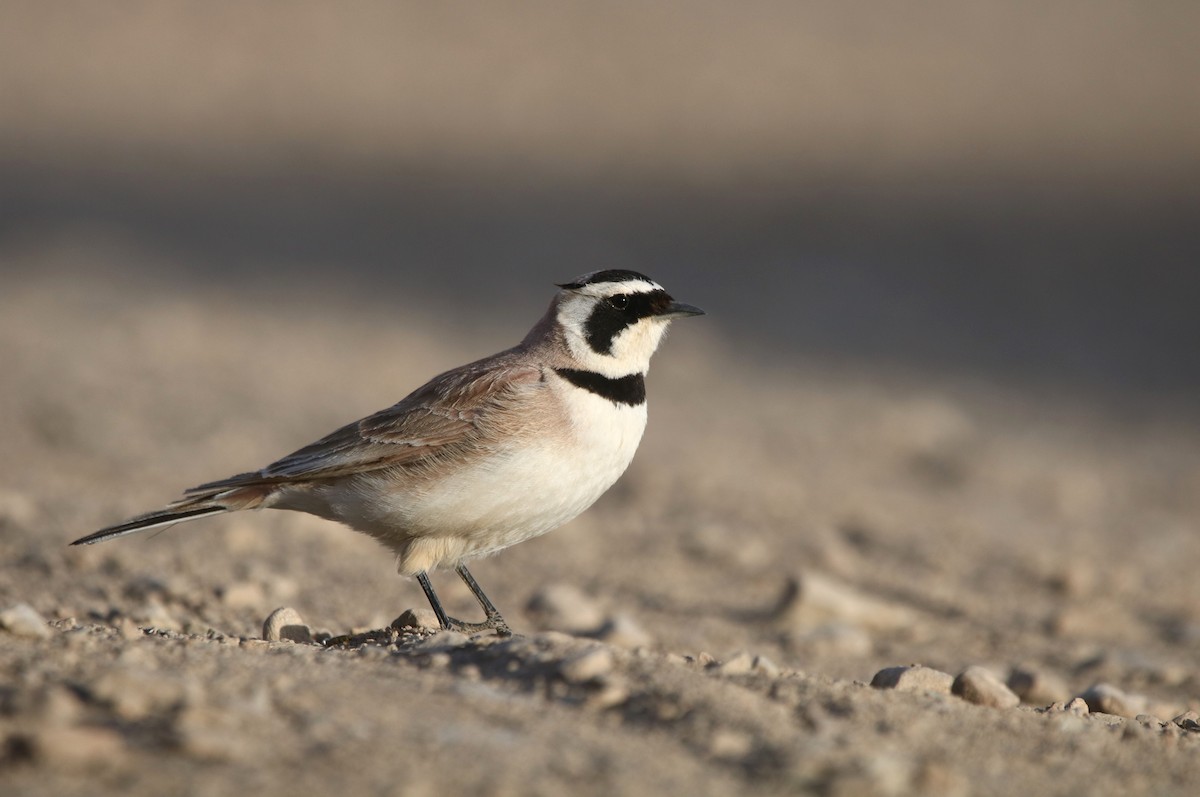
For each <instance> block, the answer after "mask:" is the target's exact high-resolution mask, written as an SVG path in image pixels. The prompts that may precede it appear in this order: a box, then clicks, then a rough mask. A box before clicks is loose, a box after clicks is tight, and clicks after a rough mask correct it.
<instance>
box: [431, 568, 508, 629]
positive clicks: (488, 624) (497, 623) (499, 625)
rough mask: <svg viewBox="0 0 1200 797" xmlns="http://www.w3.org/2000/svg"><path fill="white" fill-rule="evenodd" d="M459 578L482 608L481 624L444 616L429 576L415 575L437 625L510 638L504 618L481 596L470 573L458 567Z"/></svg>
mask: <svg viewBox="0 0 1200 797" xmlns="http://www.w3.org/2000/svg"><path fill="white" fill-rule="evenodd" d="M454 570H455V572H457V573H458V575H459V577H460V578H461V579H462V580H463V581H464V582H466V585H467V587H468V588H469V589H470V590H471V594H473V595H474V596H475V600H477V601H479V605H480V606H482V607H483V612H484V614H485V615H487V619H485V620H484V621H483V622H482V623H464V622H463V621H462V620H458V619H455V618H453V617H450V616H449V615H447V614H446V610H445V609H444V608H442V602H441V601H440V600H438V596H437V593H436V592H434V591H433V584H432V583H431V582H430V581H429V574H428V573H426V572H425V571H421V572H420V573H417V583H419V584H420V585H421V589H423V590H425V597H426V598H428V599H429V605H430V607H432V609H433V613H434V614H436V615H437V619H438V624H439V625H441V627H442V629H443V630H446V631H463V632H465V633H469V634H470V633H477V632H479V631H495V632H496V633H497V634H499V635H500V636H512V631H510V630H509V628H508V624H507V623H505V622H504V618H503V617H501V616H500V612H498V611H497V610H496V607H495V606H493V605H492V602H491V601H490V600H488V598H487V595H484V594H483V590H482V589H480V588H479V584H477V583H476V582H475V579H474V578H472V576H471V573H470V572H469V571H468V570H467V568H465V567H463V566H462V565H458V566H457V567H456V568H454Z"/></svg>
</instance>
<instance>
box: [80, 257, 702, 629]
mask: <svg viewBox="0 0 1200 797" xmlns="http://www.w3.org/2000/svg"><path fill="white" fill-rule="evenodd" d="M559 287H560V288H561V289H562V290H560V291H559V292H558V293H557V294H556V295H555V297H554V299H553V301H552V302H551V303H550V309H549V310H548V311H547V313H546V314H545V316H543V317H542V319H541V320H540V321H538V323H537V324H536V325H534V327H533V329H531V330H530V331H529V334H527V335H526V336H525V339H524V340H523V341H521V343H520V344H518V345H517V346H514V347H513V348H511V349H508V350H506V351H502V352H500V353H499V354H494V355H492V356H490V357H486V358H484V359H482V360H478V361H476V362H473V363H470V364H468V365H464V366H461V367H459V368H455V369H454V370H451V371H447V372H445V373H444V374H441V375H440V376H436V377H434V378H433V379H432V380H430V381H429V382H427V383H426V384H425V385H423V386H422V387H419V388H417V389H416V390H415V391H413V392H412V393H411V394H409V395H408V396H407V397H406V398H404V399H403V400H402V401H400V402H399V403H398V404H395V405H394V406H392V407H389V408H388V409H385V410H382V411H380V412H377V413H375V414H374V415H368V416H367V417H366V418H363V419H362V420H359V421H356V422H354V423H351V424H349V425H347V426H343V427H342V428H341V429H338V430H337V431H335V432H333V433H332V434H329V435H327V436H326V437H323V438H321V439H320V440H318V441H317V442H315V443H312V444H311V445H308V446H305V447H304V448H301V449H300V450H299V451H296V452H294V453H292V454H289V455H288V456H286V457H284V458H282V459H280V460H278V461H276V462H273V463H272V464H270V465H267V466H266V467H265V468H262V469H261V470H257V471H252V472H250V473H241V474H238V475H236V476H231V477H229V478H227V479H221V480H220V481H215V482H209V483H208V484H202V485H200V486H199V487H193V488H192V489H190V490H187V491H186V492H185V493H184V496H183V497H182V498H180V499H179V500H177V501H175V502H174V503H171V504H168V505H167V506H166V507H165V508H163V509H159V510H157V511H154V512H148V513H146V514H143V515H138V516H137V517H135V518H131V519H130V520H127V521H125V522H124V523H118V524H116V525H114V526H109V527H108V528H104V529H101V530H99V531H97V532H95V533H93V534H89V535H88V536H86V537H83V538H81V539H78V540H76V541H75V542H73V543H71V544H72V545H90V544H92V543H96V542H100V541H102V540H108V539H113V538H115V537H121V536H124V535H126V534H131V533H134V532H138V531H144V530H146V529H152V528H156V527H159V526H166V525H170V524H173V523H178V522H179V521H183V520H194V519H196V518H201V517H207V516H209V515H216V514H221V513H224V512H236V511H240V510H243V509H266V508H270V509H291V510H295V511H299V512H308V513H310V514H313V515H317V516H318V517H322V518H327V519H329V520H336V521H339V522H341V523H344V524H345V525H347V526H349V527H350V528H352V529H355V530H357V531H361V532H363V533H365V534H369V535H370V536H372V537H374V538H375V539H377V540H379V541H380V542H381V543H383V545H385V546H387V547H388V548H390V549H391V550H393V551H394V552H395V553H396V556H397V558H398V566H399V571H400V573H402V574H405V575H413V576H416V578H417V581H418V582H419V583H420V584H421V588H422V589H424V591H425V595H426V597H428V598H429V604H430V606H432V607H433V611H434V613H435V614H436V615H437V618H438V622H439V623H440V625H441V627H442V628H443V629H454V630H460V631H467V632H475V631H483V630H487V629H492V630H495V631H496V632H497V633H499V634H510V633H511V631H510V630H509V628H508V625H507V624H506V623H505V622H504V618H503V617H501V615H500V612H499V611H497V610H496V607H495V606H494V605H492V602H491V601H490V600H488V598H487V596H486V595H485V594H484V593H483V590H482V589H480V588H479V585H478V584H477V583H476V582H475V579H474V578H473V577H472V576H471V573H470V571H469V570H467V567H466V564H465V562H466V561H467V560H469V559H472V558H474V557H479V556H486V555H488V554H491V553H495V552H496V551H499V550H502V549H504V548H507V547H508V546H510V545H515V544H516V543H518V542H522V541H524V540H527V539H530V538H531V537H536V536H538V535H540V534H545V533H546V532H548V531H551V530H552V529H555V528H557V527H558V526H561V525H562V524H564V523H566V522H567V521H569V520H571V519H572V518H574V517H575V516H576V515H578V514H579V513H581V512H583V511H584V510H585V509H587V508H588V507H589V506H591V505H592V503H594V502H595V501H596V499H597V498H599V497H600V496H601V495H603V494H604V492H605V491H606V490H607V489H608V488H609V487H611V486H612V484H613V482H615V481H616V480H617V478H618V477H620V475H621V474H622V473H623V472H624V471H625V468H626V467H627V466H628V465H629V462H630V460H632V459H633V454H634V452H635V451H636V450H637V446H638V443H639V442H640V441H641V438H642V432H643V430H644V429H645V427H646V383H645V377H646V371H647V369H648V368H649V366H650V357H651V355H653V354H654V351H655V349H657V348H658V344H659V342H660V341H661V340H662V337H663V334H664V333H665V332H666V330H667V327H668V326H669V325H670V323H671V321H672V320H674V319H676V318H680V317H684V316H694V315H703V311H702V310H700V309H699V308H697V307H693V306H691V305H688V304H683V303H681V302H677V301H675V300H674V299H673V298H671V296H670V295H669V294H668V293H667V292H666V291H665V290H663V288H662V286H661V285H659V284H658V283H656V282H654V281H653V280H651V279H650V278H649V277H646V276H644V275H642V274H639V273H637V272H635V271H626V270H619V269H613V270H607V271H598V272H594V273H591V274H585V275H584V276H582V277H579V278H577V279H575V280H574V281H572V282H568V283H565V284H562V285H560V286H559ZM438 567H453V568H454V570H455V572H457V573H458V575H459V577H460V578H462V580H463V581H464V582H465V583H466V585H467V587H468V588H470V590H471V592H472V594H473V595H474V596H475V598H476V600H478V601H479V605H480V606H481V607H482V608H483V611H484V614H485V617H486V619H485V620H484V621H483V622H481V623H466V622H463V621H461V620H457V619H455V618H453V617H449V616H448V615H447V614H446V611H445V609H444V608H442V604H441V601H440V600H439V599H438V596H437V593H435V592H434V590H433V585H432V583H430V580H429V572H430V571H431V570H433V569H435V568H438Z"/></svg>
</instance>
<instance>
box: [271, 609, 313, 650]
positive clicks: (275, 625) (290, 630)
mask: <svg viewBox="0 0 1200 797" xmlns="http://www.w3.org/2000/svg"><path fill="white" fill-rule="evenodd" d="M263 639H265V640H267V641H268V642H282V641H284V640H287V641H289V642H298V643H301V644H309V643H311V642H312V630H311V629H310V628H309V627H308V626H307V625H305V624H304V618H302V617H301V616H300V613H299V612H297V611H296V610H295V609H293V608H291V607H290V606H283V607H280V608H278V609H276V610H275V611H273V612H271V614H270V616H268V617H267V619H266V622H264V623H263Z"/></svg>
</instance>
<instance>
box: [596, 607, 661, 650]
mask: <svg viewBox="0 0 1200 797" xmlns="http://www.w3.org/2000/svg"><path fill="white" fill-rule="evenodd" d="M595 636H596V638H597V639H599V640H601V641H604V642H607V643H608V644H610V645H616V646H617V647H619V648H629V649H632V648H638V647H645V646H648V645H649V644H650V643H651V642H652V641H653V640H652V639H651V638H650V635H649V634H648V633H646V631H645V630H644V629H643V628H642V627H641V626H640V625H638V623H637V621H636V620H634V619H633V618H632V617H630V616H629V615H627V614H614V615H613V616H612V617H610V618H608V621H607V622H605V623H604V626H603V627H602V628H601V629H600V631H599V632H598V633H596V634H595Z"/></svg>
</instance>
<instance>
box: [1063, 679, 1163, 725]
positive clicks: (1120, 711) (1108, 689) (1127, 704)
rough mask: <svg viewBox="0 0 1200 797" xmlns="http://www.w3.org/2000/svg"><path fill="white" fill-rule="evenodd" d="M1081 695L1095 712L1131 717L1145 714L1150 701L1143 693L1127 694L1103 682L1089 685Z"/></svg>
mask: <svg viewBox="0 0 1200 797" xmlns="http://www.w3.org/2000/svg"><path fill="white" fill-rule="evenodd" d="M1079 697H1081V698H1083V700H1085V701H1086V702H1087V706H1088V709H1089V710H1090V711H1092V712H1093V713H1095V712H1102V713H1104V714H1115V715H1116V716H1118V717H1130V718H1133V717H1136V716H1137V715H1138V714H1144V713H1145V712H1146V705H1147V703H1148V702H1149V701H1148V700H1147V699H1146V698H1145V697H1143V696H1141V695H1130V694H1126V693H1125V692H1122V691H1121V690H1120V689H1118V688H1116V687H1115V686H1113V685H1112V684H1103V683H1102V684H1095V685H1093V686H1090V687H1088V688H1087V689H1086V690H1084V692H1083V694H1081V695H1080V696H1079Z"/></svg>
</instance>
